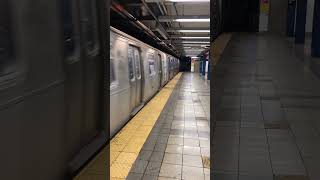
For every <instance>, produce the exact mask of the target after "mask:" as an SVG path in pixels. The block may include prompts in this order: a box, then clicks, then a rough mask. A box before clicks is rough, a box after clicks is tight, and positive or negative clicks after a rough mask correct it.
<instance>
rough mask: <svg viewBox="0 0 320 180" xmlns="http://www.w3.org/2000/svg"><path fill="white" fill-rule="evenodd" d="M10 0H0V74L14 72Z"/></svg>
mask: <svg viewBox="0 0 320 180" xmlns="http://www.w3.org/2000/svg"><path fill="white" fill-rule="evenodd" d="M10 8H11V7H10V4H9V0H4V1H1V2H0V76H4V75H8V74H11V73H13V71H14V69H13V68H14V64H15V63H16V62H15V60H14V45H13V34H12V27H11V10H10Z"/></svg>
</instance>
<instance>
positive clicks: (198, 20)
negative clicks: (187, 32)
mask: <svg viewBox="0 0 320 180" xmlns="http://www.w3.org/2000/svg"><path fill="white" fill-rule="evenodd" d="M174 21H176V22H210V18H205V19H174Z"/></svg>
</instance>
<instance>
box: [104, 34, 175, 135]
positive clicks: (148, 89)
mask: <svg viewBox="0 0 320 180" xmlns="http://www.w3.org/2000/svg"><path fill="white" fill-rule="evenodd" d="M178 72H179V60H178V59H176V58H174V57H173V56H171V55H169V54H166V53H164V52H162V51H160V50H158V49H155V48H153V47H151V46H149V45H147V44H145V43H143V42H141V41H139V40H137V39H135V38H133V37H131V36H129V35H127V34H125V33H123V32H121V31H119V30H117V29H115V28H111V32H110V135H111V136H114V135H115V134H116V133H117V132H118V131H119V130H120V129H121V128H122V127H123V125H124V124H125V123H126V122H127V121H128V120H129V119H130V117H132V116H133V115H134V114H136V113H137V111H138V110H139V109H141V107H143V105H144V104H145V103H146V102H147V101H149V100H150V99H151V98H152V97H153V96H154V95H155V94H156V93H157V92H158V91H159V90H160V89H161V88H162V87H163V86H164V85H165V84H166V83H167V82H168V81H169V80H170V79H172V78H173V77H174V75H176V74H177V73H178Z"/></svg>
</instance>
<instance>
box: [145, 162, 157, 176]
mask: <svg viewBox="0 0 320 180" xmlns="http://www.w3.org/2000/svg"><path fill="white" fill-rule="evenodd" d="M160 168H161V162H151V161H150V162H149V164H148V166H147V169H146V171H145V174H147V175H151V176H156V177H158V175H159V173H160Z"/></svg>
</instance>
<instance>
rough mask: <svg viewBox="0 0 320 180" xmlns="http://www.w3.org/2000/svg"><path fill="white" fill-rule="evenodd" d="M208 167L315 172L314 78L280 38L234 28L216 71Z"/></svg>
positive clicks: (256, 175)
mask: <svg viewBox="0 0 320 180" xmlns="http://www.w3.org/2000/svg"><path fill="white" fill-rule="evenodd" d="M215 75H216V79H215V80H214V81H215V82H216V84H215V94H214V95H215V99H216V102H217V103H216V104H215V108H216V112H217V115H216V121H215V123H216V126H215V130H214V136H213V139H212V140H211V143H212V145H211V146H212V147H214V148H213V151H214V153H213V154H212V155H213V157H214V160H213V162H212V163H213V169H212V174H213V176H214V178H215V179H224V180H251V179H252V180H257V179H259V180H274V179H279V180H282V179H297V180H298V179H299V180H300V179H301V180H309V179H310V180H319V179H320V166H319V165H318V163H319V160H320V154H319V152H320V120H319V117H320V111H319V110H320V80H319V79H318V78H317V77H316V76H315V75H314V74H313V73H312V72H311V71H310V69H309V67H307V66H305V64H304V63H303V62H302V61H301V59H299V58H298V56H297V54H296V51H295V48H294V47H293V46H292V45H290V42H289V41H287V40H286V39H283V38H280V37H274V36H269V35H266V34H264V35H257V34H234V35H233V38H232V39H231V41H230V43H229V45H228V46H227V48H226V49H225V52H224V54H223V57H222V58H221V62H220V64H219V65H218V66H217V68H216V71H215Z"/></svg>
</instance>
